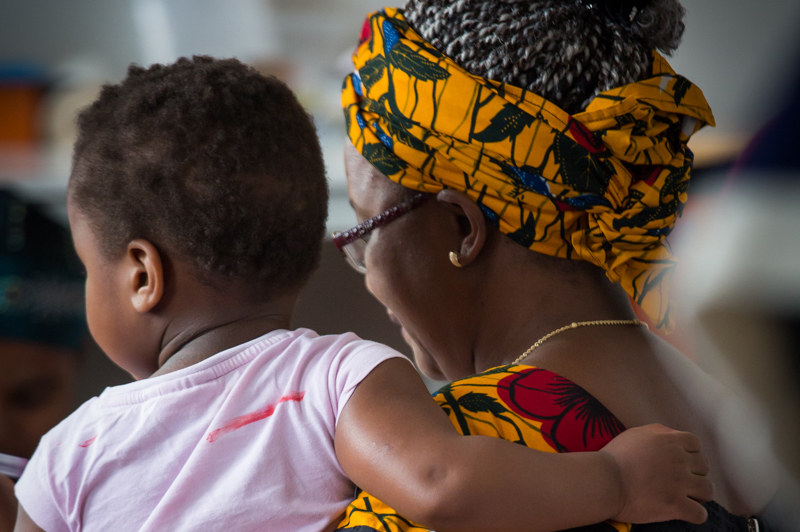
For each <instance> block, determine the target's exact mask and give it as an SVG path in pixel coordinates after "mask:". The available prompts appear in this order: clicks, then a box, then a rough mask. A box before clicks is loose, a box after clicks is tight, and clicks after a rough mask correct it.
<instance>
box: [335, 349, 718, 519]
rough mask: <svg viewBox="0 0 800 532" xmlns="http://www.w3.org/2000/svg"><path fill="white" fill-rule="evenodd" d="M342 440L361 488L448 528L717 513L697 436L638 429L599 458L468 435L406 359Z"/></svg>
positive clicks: (360, 395) (350, 407)
mask: <svg viewBox="0 0 800 532" xmlns="http://www.w3.org/2000/svg"><path fill="white" fill-rule="evenodd" d="M335 443H336V453H337V456H338V458H339V461H340V463H341V465H342V467H343V468H344V471H345V473H347V475H348V476H349V477H350V478H351V479H352V480H353V481H354V482H355V483H356V484H357V485H358V486H360V487H361V488H363V489H365V490H366V491H368V492H369V493H371V494H373V495H375V496H376V497H378V498H380V499H382V500H383V501H385V502H386V503H387V504H389V505H391V506H392V507H394V508H395V509H396V510H397V511H398V512H400V513H401V514H402V515H404V516H405V517H407V518H409V519H411V520H413V521H416V522H418V523H421V524H423V525H425V526H427V527H429V528H432V529H436V530H438V531H439V532H447V531H451V530H452V531H456V530H457V531H459V532H470V531H473V530H474V531H481V532H489V531H512V530H513V531H523V530H524V531H531V532H547V531H553V530H561V529H565V528H572V527H576V526H583V525H589V524H593V523H597V522H601V521H605V520H607V519H617V520H623V521H628V522H630V521H638V522H642V521H661V520H669V519H684V520H687V521H691V522H694V523H702V522H704V521H705V518H706V512H705V509H704V508H703V507H702V506H701V505H700V504H699V503H697V502H696V501H694V500H692V499H691V498H689V497H693V498H695V499H699V500H708V499H710V497H711V495H712V492H713V487H712V486H711V483H710V482H709V481H707V480H706V479H705V478H704V477H703V476H701V475H704V474H705V472H706V470H707V466H706V465H705V464H703V460H702V458H701V457H700V456H699V454H698V453H697V451H698V450H699V449H698V447H699V444H698V442H697V439H696V438H694V437H693V436H692V435H690V434H686V433H679V432H675V431H669V430H668V429H663V431H660V432H659V431H653V430H652V429H651V430H647V429H635V430H634V431H628V432H626V433H624V434H623V435H621V436H620V437H618V438H617V439H615V440H614V441H612V442H611V443H610V444H609V445H608V446H607V447H606V449H604V450H603V451H605V452H597V453H565V454H554V453H544V452H538V451H533V450H531V449H527V448H525V447H522V446H520V445H516V444H512V443H510V442H507V441H504V440H500V439H497V438H491V437H485V436H470V437H463V436H461V435H459V434H458V433H457V432H456V430H455V429H454V428H453V426H452V425H451V423H450V421H449V420H448V419H447V416H446V415H445V414H444V412H442V410H441V409H440V408H439V406H438V405H437V404H436V403H435V402H434V401H432V400H431V397H430V395H429V394H428V392H427V390H426V389H425V387H424V385H423V383H422V381H421V379H420V378H419V376H418V375H417V374H416V372H415V371H414V370H413V368H412V367H411V366H410V365H409V364H408V363H407V362H405V361H402V360H389V361H386V362H384V363H382V364H381V365H380V366H378V367H377V368H376V369H375V370H374V371H373V372H372V373H371V374H370V375H369V376H367V378H366V379H364V381H362V383H361V384H360V385H359V386H358V388H357V389H356V391H355V393H354V394H353V396H352V398H351V399H350V401H349V402H348V404H347V405H346V406H345V408H344V410H343V411H342V414H341V416H340V418H339V421H338V425H337V429H336V436H335ZM693 470H694V472H695V473H699V474H700V475H698V474H693V473H692V471H693Z"/></svg>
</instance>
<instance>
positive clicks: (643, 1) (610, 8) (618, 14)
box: [583, 0, 653, 22]
mask: <svg viewBox="0 0 800 532" xmlns="http://www.w3.org/2000/svg"><path fill="white" fill-rule="evenodd" d="M583 1H584V3H586V4H594V5H597V6H600V7H602V8H603V9H604V10H605V11H606V12H607V13H608V14H609V15H611V16H612V17H614V18H616V19H620V20H621V21H624V22H632V21H633V19H634V18H636V15H637V14H638V13H639V12H641V11H642V10H644V9H645V8H647V7H649V6H650V5H651V4H652V3H653V0H583Z"/></svg>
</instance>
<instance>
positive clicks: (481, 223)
mask: <svg viewBox="0 0 800 532" xmlns="http://www.w3.org/2000/svg"><path fill="white" fill-rule="evenodd" d="M436 199H437V200H438V201H439V202H440V203H442V204H443V205H446V206H449V208H450V209H451V210H452V211H454V213H455V214H456V216H459V217H461V220H459V224H460V225H461V227H462V235H461V244H460V246H459V248H458V249H454V250H453V251H454V252H456V253H458V262H459V264H460V265H461V266H462V267H463V266H468V265H469V264H471V263H472V262H474V261H475V259H477V258H478V255H480V253H481V251H482V250H483V247H484V244H485V243H486V235H487V232H488V231H487V227H486V217H485V216H484V215H483V211H482V210H481V208H480V207H479V206H478V204H477V203H475V202H474V201H473V200H472V199H470V197H469V196H467V195H466V194H464V193H463V192H459V191H457V190H452V189H444V190H442V191H441V192H439V194H437V195H436Z"/></svg>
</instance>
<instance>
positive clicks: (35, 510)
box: [14, 436, 70, 532]
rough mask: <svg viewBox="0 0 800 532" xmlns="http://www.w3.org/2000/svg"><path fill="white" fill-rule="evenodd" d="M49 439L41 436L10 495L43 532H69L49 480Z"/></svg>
mask: <svg viewBox="0 0 800 532" xmlns="http://www.w3.org/2000/svg"><path fill="white" fill-rule="evenodd" d="M49 443H50V439H49V438H47V436H45V437H44V438H42V441H41V442H40V443H39V447H38V448H37V449H36V452H35V453H34V455H33V458H31V461H30V462H28V465H27V467H26V468H25V471H24V472H23V473H22V477H20V479H19V481H18V482H17V484H16V486H15V488H14V494H15V495H16V497H17V500H18V501H19V504H20V506H22V508H23V509H24V510H25V513H27V514H28V516H29V517H30V518H31V519H32V520H33V522H34V523H36V525H37V526H38V527H39V528H41V529H42V530H45V531H46V532H70V527H69V525H68V524H67V522H66V520H65V519H64V516H63V514H62V513H61V509H60V508H59V507H58V504H57V503H56V497H55V494H54V493H53V489H52V488H53V482H52V480H51V469H52V467H51V464H50V463H49V462H50V456H51V451H52V449H50V445H49Z"/></svg>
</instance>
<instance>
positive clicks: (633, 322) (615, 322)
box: [511, 320, 649, 366]
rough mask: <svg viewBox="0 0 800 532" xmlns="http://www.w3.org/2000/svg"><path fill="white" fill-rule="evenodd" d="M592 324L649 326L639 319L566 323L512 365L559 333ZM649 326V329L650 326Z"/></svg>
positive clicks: (514, 364) (539, 341) (540, 340)
mask: <svg viewBox="0 0 800 532" xmlns="http://www.w3.org/2000/svg"><path fill="white" fill-rule="evenodd" d="M590 325H644V326H645V327H647V324H646V323H645V322H643V321H639V320H596V321H578V322H575V321H574V322H572V323H570V324H569V325H565V326H564V327H561V328H560V329H556V330H555V331H553V332H551V333H547V334H545V335H544V336H542V337H541V338H540V339H539V340H538V341H537V342H536V343H535V344H533V345H532V346H530V347H529V348H528V350H527V351H525V352H524V353H522V354H521V355H520V356H519V358H517V359H516V360H515V361H514V362H512V363H511V365H512V366H516V365H517V364H519V363H520V362H522V361H523V360H525V359H526V358H527V357H528V355H530V354H531V352H533V350H534V349H536V348H537V347H539V346H540V345H542V344H543V343H545V342H546V341H547V340H549V339H550V338H552V337H553V336H555V335H557V334H558V333H562V332H564V331H568V330H570V329H577V328H578V327H588V326H590ZM647 328H648V329H649V327H647Z"/></svg>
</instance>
